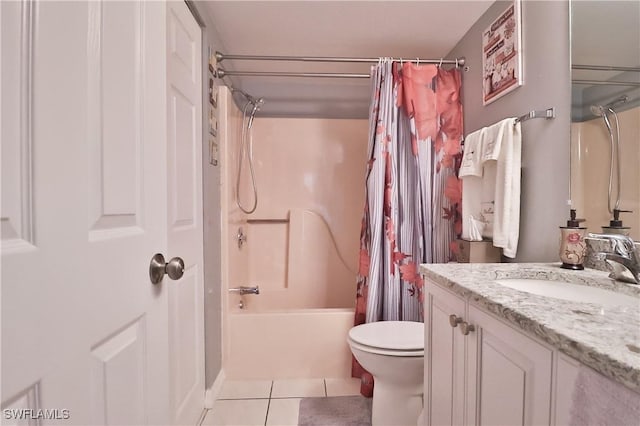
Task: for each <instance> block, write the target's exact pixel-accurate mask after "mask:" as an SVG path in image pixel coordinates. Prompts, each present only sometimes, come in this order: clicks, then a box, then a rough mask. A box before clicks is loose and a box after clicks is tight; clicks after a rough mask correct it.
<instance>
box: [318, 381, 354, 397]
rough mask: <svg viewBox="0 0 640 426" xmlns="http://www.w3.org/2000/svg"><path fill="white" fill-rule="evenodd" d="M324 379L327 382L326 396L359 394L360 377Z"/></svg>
mask: <svg viewBox="0 0 640 426" xmlns="http://www.w3.org/2000/svg"><path fill="white" fill-rule="evenodd" d="M324 381H325V383H326V384H327V396H347V395H360V379H357V378H354V377H349V378H344V379H343V378H340V379H324Z"/></svg>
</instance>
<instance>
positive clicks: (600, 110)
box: [589, 105, 607, 117]
mask: <svg viewBox="0 0 640 426" xmlns="http://www.w3.org/2000/svg"><path fill="white" fill-rule="evenodd" d="M589 109H590V110H591V114H593V115H596V116H598V117H602V116H604V115H606V114H607V111H606V110H605V109H604V107H603V106H602V105H591V107H590V108H589Z"/></svg>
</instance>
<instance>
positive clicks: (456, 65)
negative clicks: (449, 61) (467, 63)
mask: <svg viewBox="0 0 640 426" xmlns="http://www.w3.org/2000/svg"><path fill="white" fill-rule="evenodd" d="M456 68H458V58H456Z"/></svg>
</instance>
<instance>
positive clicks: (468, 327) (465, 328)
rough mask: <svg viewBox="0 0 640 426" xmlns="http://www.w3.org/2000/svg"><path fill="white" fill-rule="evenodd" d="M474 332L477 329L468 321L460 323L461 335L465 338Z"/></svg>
mask: <svg viewBox="0 0 640 426" xmlns="http://www.w3.org/2000/svg"><path fill="white" fill-rule="evenodd" d="M472 331H476V328H475V327H474V326H473V324H469V323H467V322H466V321H463V322H461V323H460V333H462V334H463V335H464V336H466V335H468V334H469V333H471V332H472Z"/></svg>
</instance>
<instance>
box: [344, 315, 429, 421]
mask: <svg viewBox="0 0 640 426" xmlns="http://www.w3.org/2000/svg"><path fill="white" fill-rule="evenodd" d="M347 341H348V342H349V346H350V347H351V352H352V353H353V356H354V357H355V358H356V359H357V360H358V362H359V363H360V365H362V367H363V368H365V369H366V370H367V371H369V373H371V375H373V378H374V388H373V403H372V407H371V424H372V426H382V425H411V426H413V425H416V424H417V422H418V416H420V413H421V412H422V394H423V387H422V386H423V377H424V324H423V323H421V322H413V321H380V322H372V323H367V324H362V325H358V326H355V327H353V328H352V329H351V330H349V337H348V338H347Z"/></svg>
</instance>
